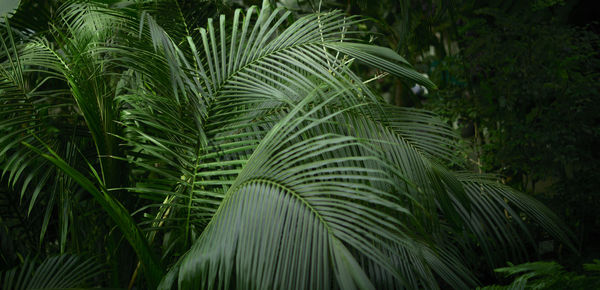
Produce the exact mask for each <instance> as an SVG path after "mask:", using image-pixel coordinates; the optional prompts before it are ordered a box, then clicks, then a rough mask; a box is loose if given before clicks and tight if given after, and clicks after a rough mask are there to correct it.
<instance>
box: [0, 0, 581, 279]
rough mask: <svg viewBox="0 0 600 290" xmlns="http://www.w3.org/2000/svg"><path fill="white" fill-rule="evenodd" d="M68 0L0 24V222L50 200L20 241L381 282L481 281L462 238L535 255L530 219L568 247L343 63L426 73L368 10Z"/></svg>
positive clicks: (431, 128) (203, 270)
mask: <svg viewBox="0 0 600 290" xmlns="http://www.w3.org/2000/svg"><path fill="white" fill-rule="evenodd" d="M50 2H52V1H50ZM58 2H61V1H58ZM63 2H64V3H54V4H52V3H50V4H48V5H51V6H52V5H54V6H52V7H58V8H57V9H56V12H55V14H54V15H51V17H50V19H51V20H52V21H51V22H50V23H49V25H48V26H47V29H46V28H39V29H37V28H36V29H34V28H28V27H26V23H27V22H26V21H19V19H11V20H9V21H7V22H6V23H5V25H4V26H5V27H6V29H5V32H4V33H3V34H2V37H1V40H2V44H1V45H2V48H3V49H2V52H1V54H0V60H1V61H2V64H1V69H0V74H1V76H2V77H1V78H0V116H1V117H0V132H1V135H0V169H1V170H2V174H3V176H4V179H3V180H4V188H5V189H4V190H3V192H5V194H4V195H6V196H8V198H10V200H21V201H23V202H24V204H25V205H26V206H24V208H21V209H18V208H17V209H14V210H13V209H11V210H6V211H4V210H3V211H2V221H4V220H5V217H4V216H5V212H6V216H9V214H11V215H10V216H11V217H13V216H14V215H12V212H15V211H16V212H19V210H20V212H21V213H22V212H23V211H24V212H25V213H27V214H31V213H36V212H43V213H44V214H43V215H41V217H40V218H39V222H38V223H37V224H36V226H35V227H34V228H35V230H32V229H31V227H29V226H26V225H25V224H24V223H22V222H20V220H18V219H16V220H15V222H14V223H13V225H14V226H13V228H15V229H16V228H18V227H21V229H20V230H19V232H23V233H24V234H29V235H31V233H32V232H33V233H34V234H36V235H38V236H39V238H38V240H39V243H38V244H37V245H36V243H35V242H32V243H31V246H28V247H26V250H30V251H45V253H48V254H49V253H61V254H62V253H68V252H78V253H101V252H106V253H105V260H106V262H107V263H108V264H109V265H111V266H110V271H109V273H111V274H110V275H108V276H107V277H112V279H113V281H112V282H110V283H109V284H112V285H117V286H118V285H120V286H123V284H122V283H123V281H125V282H130V284H132V283H135V282H137V283H141V285H143V286H144V287H149V288H156V287H159V288H164V289H168V288H172V287H179V288H182V289H194V288H240V289H248V288H259V289H265V288H313V289H316V288H319V289H321V288H322V289H329V288H343V289H352V288H371V289H372V288H401V287H406V288H419V287H425V288H438V287H440V286H451V287H454V288H465V287H470V286H473V285H476V284H477V280H476V277H475V275H474V274H473V272H474V271H475V270H477V269H474V267H475V265H474V264H473V263H471V261H472V260H471V259H472V257H471V256H470V254H482V255H483V256H484V257H485V258H486V261H487V263H488V264H489V265H490V266H497V265H501V264H502V263H504V262H505V261H506V260H507V259H512V260H522V259H526V258H527V255H528V252H530V251H531V250H532V248H535V246H536V244H535V240H534V239H533V237H532V236H531V234H530V231H529V227H530V225H532V224H538V225H541V226H542V227H543V228H544V229H546V230H547V231H548V232H549V233H551V234H552V235H553V236H555V237H556V238H557V239H559V240H560V241H562V242H563V243H565V244H566V245H567V246H570V245H571V242H570V241H571V238H570V236H569V234H568V230H567V229H565V228H564V226H563V225H562V224H561V222H560V221H559V220H558V219H557V218H556V217H555V216H554V215H553V214H552V213H551V212H550V211H548V209H546V208H545V207H544V206H542V205H541V204H540V203H538V202H537V201H535V200H534V199H532V198H530V197H528V196H525V195H523V194H521V193H518V192H515V191H513V190H512V189H510V188H507V187H505V186H503V185H501V184H500V183H498V182H497V181H496V180H495V179H494V178H493V177H489V176H483V175H476V174H470V173H466V172H463V171H460V170H459V171H457V172H453V171H451V170H449V169H448V166H450V165H451V166H452V167H454V168H464V167H462V166H464V164H463V162H462V157H461V156H462V155H461V154H460V148H459V146H458V145H457V142H456V141H457V137H456V136H455V134H454V133H453V131H452V130H451V128H449V127H448V126H447V125H446V124H444V123H443V122H441V121H440V120H438V119H437V117H436V116H435V115H433V114H432V113H430V112H427V111H423V110H418V109H410V108H399V107H394V106H391V105H388V104H386V103H385V102H384V101H383V99H382V98H381V97H380V96H378V95H376V94H374V93H373V92H372V91H371V90H370V89H369V87H368V81H363V80H361V79H360V78H359V77H358V76H357V75H356V74H355V73H354V72H353V71H352V70H351V68H352V64H353V63H354V62H361V63H364V64H367V65H370V66H373V67H375V68H378V69H381V70H384V71H387V72H389V73H391V74H393V75H395V76H396V77H399V78H401V79H402V80H404V81H406V82H408V83H414V82H417V83H420V84H422V85H424V86H427V87H428V88H430V89H434V87H435V85H434V84H432V83H431V82H430V81H429V80H428V79H426V78H424V77H423V76H422V75H420V74H419V73H417V72H416V71H415V70H414V69H412V67H411V66H410V64H409V63H408V62H406V61H405V60H404V59H403V58H402V57H401V56H399V55H398V54H396V53H395V52H393V51H392V50H390V49H388V48H384V47H378V46H373V45H369V44H365V43H363V42H361V41H360V39H362V38H363V36H364V35H363V33H361V32H360V31H358V30H356V27H357V24H359V23H361V22H362V21H363V20H361V19H360V18H354V17H345V16H344V15H343V14H342V13H340V12H335V11H334V12H327V13H314V14H310V15H306V16H303V17H299V18H297V19H295V16H294V15H292V14H291V13H290V12H288V11H284V10H283V9H281V8H278V9H274V10H273V9H271V6H270V5H269V4H268V2H269V1H265V4H263V6H262V8H261V9H260V10H259V9H257V8H256V7H251V8H250V9H248V10H247V11H246V12H245V13H244V12H243V11H241V10H236V11H235V12H234V13H233V15H232V17H231V19H230V20H229V18H227V17H225V16H223V15H221V16H220V17H219V18H218V20H217V18H215V19H214V20H213V19H208V20H207V25H206V27H203V26H199V25H203V23H204V22H202V21H200V20H201V19H204V17H205V15H204V14H200V13H193V12H190V11H186V10H185V9H182V8H181V7H180V6H179V4H178V2H177V1H137V2H136V3H132V2H119V3H113V2H114V1H93V2H79V1H63ZM102 2H107V3H111V4H103V3H102ZM172 4H174V5H172ZM207 5H211V4H210V3H209V4H207ZM169 7H170V8H171V9H169ZM211 7H212V6H211ZM213 8H214V7H213ZM53 11H54V10H53ZM211 11H212V10H211ZM13 18H14V17H13ZM21 20H22V19H21ZM11 23H15V25H14V26H11ZM36 27H38V26H36ZM39 27H44V26H43V25H40V26H39ZM4 195H3V196H4ZM6 204H9V205H10V204H11V203H6ZM0 205H1V204H0ZM11 231H13V229H11ZM35 231H37V232H35ZM105 235H106V237H105ZM123 238H124V239H125V240H126V241H127V243H124V242H122V240H123ZM34 240H35V239H34ZM44 241H45V242H44ZM134 254H135V255H134ZM138 275H141V276H143V278H144V279H145V280H144V281H138V279H136V277H137V276H138ZM115 277H116V278H115ZM103 284H104V283H103Z"/></svg>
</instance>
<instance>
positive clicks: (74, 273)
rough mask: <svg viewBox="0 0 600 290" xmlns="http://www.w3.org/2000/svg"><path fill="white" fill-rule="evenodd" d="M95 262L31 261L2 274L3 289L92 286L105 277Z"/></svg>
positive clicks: (70, 257)
mask: <svg viewBox="0 0 600 290" xmlns="http://www.w3.org/2000/svg"><path fill="white" fill-rule="evenodd" d="M101 270H102V267H101V266H100V265H99V264H97V263H96V262H95V261H94V260H93V259H84V258H82V257H79V256H76V255H69V254H63V255H59V256H55V257H50V258H46V259H44V260H43V261H42V262H41V263H39V264H38V263H37V261H36V260H35V259H31V258H27V259H26V260H25V262H24V263H23V265H21V266H19V267H17V268H15V269H12V270H8V271H5V272H3V273H0V286H2V289H15V290H16V289H66V288H75V287H85V286H89V284H88V282H89V281H90V280H91V279H92V278H94V277H96V276H98V275H99V274H101V273H102V271H101Z"/></svg>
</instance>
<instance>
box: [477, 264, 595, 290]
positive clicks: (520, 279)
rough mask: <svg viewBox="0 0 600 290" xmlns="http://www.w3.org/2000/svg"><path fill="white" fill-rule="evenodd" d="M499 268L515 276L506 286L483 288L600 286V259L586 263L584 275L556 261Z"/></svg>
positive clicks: (574, 287)
mask: <svg viewBox="0 0 600 290" xmlns="http://www.w3.org/2000/svg"><path fill="white" fill-rule="evenodd" d="M509 266H510V267H505V268H498V269H496V272H498V273H501V274H503V275H505V276H507V277H511V278H513V279H514V280H513V282H512V283H510V285H506V286H498V285H493V286H486V287H483V288H478V289H482V290H501V289H510V290H517V289H598V288H600V260H594V263H593V264H584V265H583V269H584V271H585V273H584V274H583V275H581V274H577V273H573V272H568V271H565V270H564V268H563V267H562V266H561V265H559V264H557V263H556V262H534V263H525V264H520V265H513V264H511V263H509Z"/></svg>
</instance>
